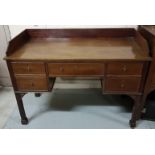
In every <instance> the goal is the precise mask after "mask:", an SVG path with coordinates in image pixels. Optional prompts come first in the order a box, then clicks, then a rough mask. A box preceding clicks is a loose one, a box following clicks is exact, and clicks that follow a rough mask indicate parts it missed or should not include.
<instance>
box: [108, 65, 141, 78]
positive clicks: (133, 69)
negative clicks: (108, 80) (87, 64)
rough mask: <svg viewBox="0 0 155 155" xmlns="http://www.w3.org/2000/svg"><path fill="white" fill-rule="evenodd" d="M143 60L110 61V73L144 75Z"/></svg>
mask: <svg viewBox="0 0 155 155" xmlns="http://www.w3.org/2000/svg"><path fill="white" fill-rule="evenodd" d="M142 69H143V63H142V62H140V63H139V62H136V63H134V62H113V63H108V66H107V74H108V75H140V76H142Z"/></svg>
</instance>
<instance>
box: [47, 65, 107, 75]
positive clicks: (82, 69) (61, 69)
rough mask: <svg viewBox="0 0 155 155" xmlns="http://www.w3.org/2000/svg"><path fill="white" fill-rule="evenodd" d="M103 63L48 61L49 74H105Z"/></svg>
mask: <svg viewBox="0 0 155 155" xmlns="http://www.w3.org/2000/svg"><path fill="white" fill-rule="evenodd" d="M104 69H105V66H104V64H103V63H48V71H49V76H103V75H104Z"/></svg>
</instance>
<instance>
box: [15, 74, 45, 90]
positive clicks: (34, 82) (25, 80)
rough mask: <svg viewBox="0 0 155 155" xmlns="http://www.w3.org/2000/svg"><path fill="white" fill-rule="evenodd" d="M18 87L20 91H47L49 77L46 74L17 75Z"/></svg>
mask: <svg viewBox="0 0 155 155" xmlns="http://www.w3.org/2000/svg"><path fill="white" fill-rule="evenodd" d="M16 84H17V89H18V90H19V91H46V90H48V85H47V79H46V77H45V76H39V77H33V76H26V77H21V76H19V77H16Z"/></svg>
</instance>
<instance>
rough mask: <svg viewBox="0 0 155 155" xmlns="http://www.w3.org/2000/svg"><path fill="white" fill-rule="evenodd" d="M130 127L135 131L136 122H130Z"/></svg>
mask: <svg viewBox="0 0 155 155" xmlns="http://www.w3.org/2000/svg"><path fill="white" fill-rule="evenodd" d="M129 125H130V127H131V128H132V129H134V128H135V127H136V121H132V120H130V122H129Z"/></svg>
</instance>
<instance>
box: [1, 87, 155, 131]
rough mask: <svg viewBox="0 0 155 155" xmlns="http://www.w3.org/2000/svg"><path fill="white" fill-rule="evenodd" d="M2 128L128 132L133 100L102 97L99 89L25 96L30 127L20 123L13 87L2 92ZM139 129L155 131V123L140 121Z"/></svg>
mask: <svg viewBox="0 0 155 155" xmlns="http://www.w3.org/2000/svg"><path fill="white" fill-rule="evenodd" d="M0 98H1V100H0V128H5V129H41V128H47V129H129V125H128V121H129V119H130V117H131V110H132V100H131V99H130V98H128V97H122V96H117V95H105V96H103V95H102V93H101V91H100V89H54V91H53V92H52V93H44V94H42V96H41V97H39V98H36V97H35V96H34V94H31V93H29V94H27V95H25V96H24V98H23V100H24V105H25V110H26V113H27V116H28V118H29V124H28V125H21V124H20V117H19V112H18V109H17V106H16V101H15V97H14V94H13V90H12V88H1V90H0ZM137 128H138V129H152V128H155V122H151V121H146V120H145V121H144V120H143V121H142V120H141V121H138V124H137Z"/></svg>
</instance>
